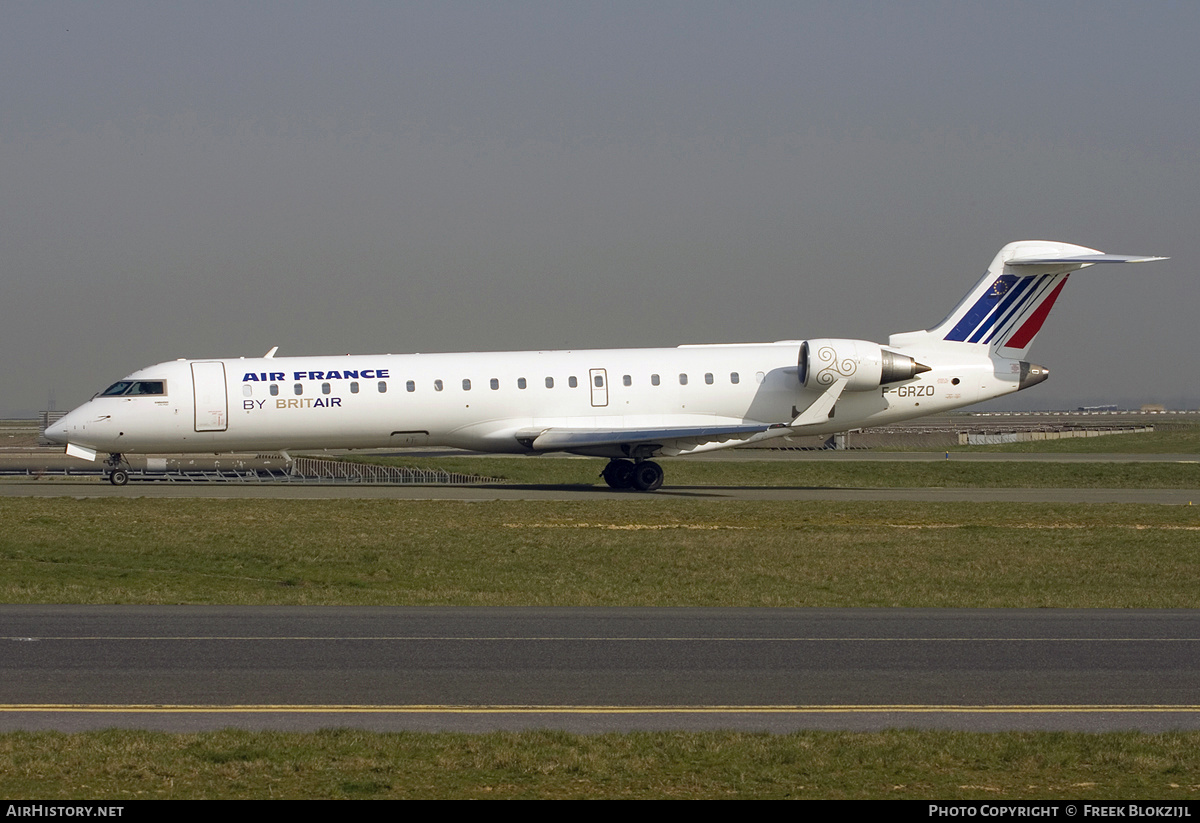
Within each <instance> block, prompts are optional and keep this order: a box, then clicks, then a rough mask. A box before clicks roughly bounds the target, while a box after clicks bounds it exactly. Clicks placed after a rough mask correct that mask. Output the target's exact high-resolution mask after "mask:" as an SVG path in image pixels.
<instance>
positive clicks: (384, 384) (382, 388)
mask: <svg viewBox="0 0 1200 823" xmlns="http://www.w3.org/2000/svg"><path fill="white" fill-rule="evenodd" d="M379 393H380V394H387V381H386V380H380V381H379Z"/></svg>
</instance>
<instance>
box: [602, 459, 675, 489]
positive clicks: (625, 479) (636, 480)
mask: <svg viewBox="0 0 1200 823" xmlns="http://www.w3.org/2000/svg"><path fill="white" fill-rule="evenodd" d="M600 476H601V477H603V478H604V482H605V483H607V484H608V485H609V486H611V487H612V488H614V489H637V490H638V491H640V492H652V491H654V490H655V489H657V488H659V487H661V486H662V484H663V470H662V466H660V465H658V464H657V463H655V462H654V461H653V460H642V461H641V462H638V463H634V462H633V461H632V460H610V461H608V465H607V466H605V467H604V471H602V472H601V473H600Z"/></svg>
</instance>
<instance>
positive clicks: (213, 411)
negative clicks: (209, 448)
mask: <svg viewBox="0 0 1200 823" xmlns="http://www.w3.org/2000/svg"><path fill="white" fill-rule="evenodd" d="M192 391H193V394H194V395H195V398H196V431H198V432H223V431H225V430H226V428H228V426H229V398H228V397H227V396H226V394H225V364H224V363H212V362H209V363H193V364H192Z"/></svg>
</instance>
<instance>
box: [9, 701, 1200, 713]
mask: <svg viewBox="0 0 1200 823" xmlns="http://www.w3.org/2000/svg"><path fill="white" fill-rule="evenodd" d="M15 712H75V713H98V714H115V713H133V714H267V713H276V714H881V713H902V714H938V713H944V714H1048V713H1063V714H1129V713H1146V712H1153V713H1188V712H1192V713H1194V712H1200V705H1195V706H1188V705H1182V706H1176V705H1158V704H1149V705H1112V706H1107V705H995V706H986V705H985V706H970V705H861V706H854V705H848V706H838V705H828V706H826V705H813V706H439V705H396V706H387V705H361V706H358V705H312V706H307V705H278V706H276V705H269V704H268V705H262V704H254V705H231V706H211V705H209V706H206V705H188V704H178V705H175V704H131V705H119V704H105V703H95V704H89V703H61V704H60V703H44V704H42V703H14V704H8V705H3V704H0V714H10V713H15Z"/></svg>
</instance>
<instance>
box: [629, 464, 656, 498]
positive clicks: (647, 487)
mask: <svg viewBox="0 0 1200 823" xmlns="http://www.w3.org/2000/svg"><path fill="white" fill-rule="evenodd" d="M662 484H663V470H662V466H660V465H658V464H657V463H655V462H653V461H652V460H646V461H645V462H642V463H638V464H637V465H636V466H634V467H633V485H634V488H636V489H637V490H638V491H640V492H652V491H654V490H655V489H657V488H659V487H661V486H662Z"/></svg>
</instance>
